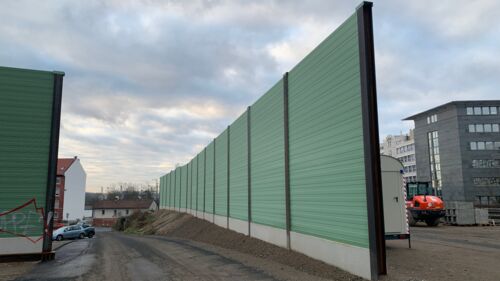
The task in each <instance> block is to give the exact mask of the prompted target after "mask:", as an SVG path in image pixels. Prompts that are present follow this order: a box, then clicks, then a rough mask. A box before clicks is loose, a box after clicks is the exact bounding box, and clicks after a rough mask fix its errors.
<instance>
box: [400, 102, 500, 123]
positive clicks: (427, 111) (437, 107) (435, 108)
mask: <svg viewBox="0 0 500 281" xmlns="http://www.w3.org/2000/svg"><path fill="white" fill-rule="evenodd" d="M478 102H480V103H488V102H494V103H499V104H500V100H461V101H450V102H447V103H444V104H442V105H438V106H436V107H433V108H431V109H428V110H426V111H422V112H420V113H417V114H413V115H411V116H409V117H406V118H404V119H403V121H409V120H415V119H416V118H417V117H419V116H420V115H423V114H428V113H430V112H432V111H436V110H438V109H441V108H443V107H446V106H448V105H456V104H464V103H478Z"/></svg>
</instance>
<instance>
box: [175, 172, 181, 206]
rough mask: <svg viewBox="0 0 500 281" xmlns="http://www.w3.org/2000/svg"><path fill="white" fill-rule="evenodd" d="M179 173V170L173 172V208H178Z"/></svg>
mask: <svg viewBox="0 0 500 281" xmlns="http://www.w3.org/2000/svg"><path fill="white" fill-rule="evenodd" d="M179 174H180V171H179V168H175V170H174V207H175V208H179V201H180V200H179V198H180V196H179V191H180V177H179Z"/></svg>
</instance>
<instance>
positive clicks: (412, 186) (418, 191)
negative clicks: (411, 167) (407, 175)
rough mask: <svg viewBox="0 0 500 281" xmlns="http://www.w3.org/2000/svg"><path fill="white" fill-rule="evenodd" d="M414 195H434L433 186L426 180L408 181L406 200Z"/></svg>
mask: <svg viewBox="0 0 500 281" xmlns="http://www.w3.org/2000/svg"><path fill="white" fill-rule="evenodd" d="M415 195H426V196H429V195H430V196H436V192H435V191H434V188H432V186H431V185H430V184H429V183H428V182H409V183H407V184H406V200H407V201H409V200H412V199H413V197H414V196H415Z"/></svg>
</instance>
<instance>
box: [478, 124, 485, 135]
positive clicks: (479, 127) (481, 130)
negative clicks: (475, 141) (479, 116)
mask: <svg viewBox="0 0 500 281" xmlns="http://www.w3.org/2000/svg"><path fill="white" fill-rule="evenodd" d="M476 132H478V133H482V132H484V128H483V124H476Z"/></svg>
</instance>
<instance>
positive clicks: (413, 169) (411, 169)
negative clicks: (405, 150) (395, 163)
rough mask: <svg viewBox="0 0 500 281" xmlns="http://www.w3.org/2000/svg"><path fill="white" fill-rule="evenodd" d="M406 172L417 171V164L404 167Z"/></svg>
mask: <svg viewBox="0 0 500 281" xmlns="http://www.w3.org/2000/svg"><path fill="white" fill-rule="evenodd" d="M404 171H405V173H412V172H416V171H417V166H416V165H411V166H406V167H404Z"/></svg>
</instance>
